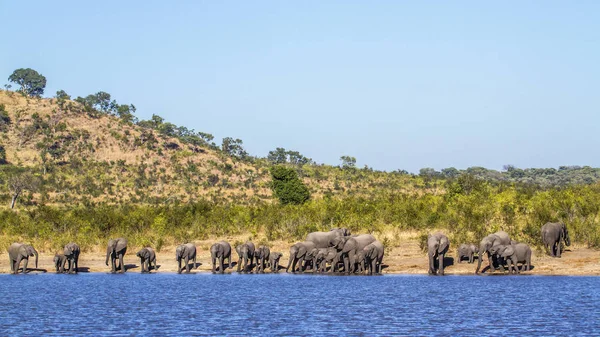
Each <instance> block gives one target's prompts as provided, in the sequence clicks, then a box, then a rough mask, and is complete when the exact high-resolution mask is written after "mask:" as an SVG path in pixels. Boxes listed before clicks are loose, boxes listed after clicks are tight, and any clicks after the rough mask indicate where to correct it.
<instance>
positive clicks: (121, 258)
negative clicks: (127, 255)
mask: <svg viewBox="0 0 600 337" xmlns="http://www.w3.org/2000/svg"><path fill="white" fill-rule="evenodd" d="M119 264H120V267H121V270H120V272H121V273H124V272H126V268H125V263H124V262H123V254H122V253H121V254H119Z"/></svg>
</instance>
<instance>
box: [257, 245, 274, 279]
mask: <svg viewBox="0 0 600 337" xmlns="http://www.w3.org/2000/svg"><path fill="white" fill-rule="evenodd" d="M270 255H271V249H269V247H267V246H259V247H258V248H256V251H255V252H254V257H255V258H256V272H257V273H264V272H265V267H266V264H267V263H268V262H269V256H270Z"/></svg>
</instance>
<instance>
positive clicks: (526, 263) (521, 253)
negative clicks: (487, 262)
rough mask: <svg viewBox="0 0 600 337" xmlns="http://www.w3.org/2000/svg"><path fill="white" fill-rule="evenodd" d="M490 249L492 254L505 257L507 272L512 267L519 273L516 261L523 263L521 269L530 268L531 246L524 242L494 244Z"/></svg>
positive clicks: (526, 269) (527, 269)
mask: <svg viewBox="0 0 600 337" xmlns="http://www.w3.org/2000/svg"><path fill="white" fill-rule="evenodd" d="M491 250H492V252H493V253H494V254H497V255H498V256H501V257H503V258H504V259H505V261H506V265H507V266H508V272H509V273H510V272H511V268H514V271H515V272H516V273H517V274H519V273H520V271H519V267H518V266H517V263H522V264H523V267H522V269H523V270H524V271H529V270H531V248H530V247H529V246H528V245H526V244H524V243H517V244H510V245H496V246H494V247H492V248H491Z"/></svg>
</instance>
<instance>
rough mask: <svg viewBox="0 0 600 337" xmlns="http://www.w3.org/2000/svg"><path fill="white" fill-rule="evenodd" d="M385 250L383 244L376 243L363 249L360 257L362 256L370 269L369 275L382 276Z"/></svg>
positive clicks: (363, 261)
mask: <svg viewBox="0 0 600 337" xmlns="http://www.w3.org/2000/svg"><path fill="white" fill-rule="evenodd" d="M384 253H385V249H384V246H383V243H381V242H379V241H374V242H372V243H370V244H368V245H367V246H366V247H365V248H363V250H362V252H361V254H360V256H362V261H361V262H362V263H363V264H366V268H362V269H368V272H367V273H368V275H373V274H381V264H382V262H383V255H384Z"/></svg>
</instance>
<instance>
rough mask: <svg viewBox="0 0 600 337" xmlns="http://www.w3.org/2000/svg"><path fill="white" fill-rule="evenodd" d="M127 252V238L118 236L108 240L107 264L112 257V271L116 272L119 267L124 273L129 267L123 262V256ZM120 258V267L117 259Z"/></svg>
mask: <svg viewBox="0 0 600 337" xmlns="http://www.w3.org/2000/svg"><path fill="white" fill-rule="evenodd" d="M126 252H127V239H124V238H118V239H111V240H109V241H108V247H107V248H106V261H105V263H106V265H107V266H108V258H109V257H110V271H111V273H115V272H116V271H117V269H119V272H120V273H124V272H125V271H126V269H127V268H125V264H124V263H123V257H124V256H125V253H126ZM117 259H119V267H118V268H117V265H116V260H117Z"/></svg>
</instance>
